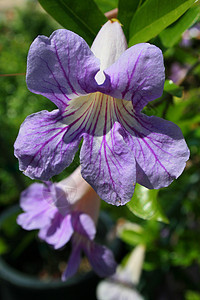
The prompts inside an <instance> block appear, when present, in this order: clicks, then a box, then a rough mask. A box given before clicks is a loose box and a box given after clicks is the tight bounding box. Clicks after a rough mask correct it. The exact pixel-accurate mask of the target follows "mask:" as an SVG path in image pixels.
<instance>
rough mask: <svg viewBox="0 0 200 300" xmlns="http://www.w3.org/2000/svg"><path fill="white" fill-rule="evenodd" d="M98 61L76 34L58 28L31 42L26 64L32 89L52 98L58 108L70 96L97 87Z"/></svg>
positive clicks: (36, 92) (83, 93)
mask: <svg viewBox="0 0 200 300" xmlns="http://www.w3.org/2000/svg"><path fill="white" fill-rule="evenodd" d="M99 68H100V62H99V59H97V58H96V57H95V56H94V54H93V53H92V51H91V50H90V48H89V46H88V45H87V43H86V42H85V41H84V40H83V39H82V38H81V37H80V36H78V35H77V34H75V33H73V32H71V31H69V30H66V29H59V30H56V31H54V33H53V34H52V35H51V36H50V37H49V38H48V37H46V36H38V37H37V38H36V39H35V40H34V42H33V43H32V45H31V47H30V50H29V54H28V64H27V85H28V88H29V90H30V91H31V92H33V93H35V94H41V95H43V96H45V97H47V98H48V99H50V100H51V101H53V102H54V103H55V104H56V105H57V106H58V108H60V109H61V110H63V109H65V107H66V106H67V103H68V101H69V99H72V98H76V97H78V96H80V95H85V94H88V93H91V92H95V91H96V87H97V83H96V81H95V79H94V77H95V74H96V73H97V72H98V71H99Z"/></svg>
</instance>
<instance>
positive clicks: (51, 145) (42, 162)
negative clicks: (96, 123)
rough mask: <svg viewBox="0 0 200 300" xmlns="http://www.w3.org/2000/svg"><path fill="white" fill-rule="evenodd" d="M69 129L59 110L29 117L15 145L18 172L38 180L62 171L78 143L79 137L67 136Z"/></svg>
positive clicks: (22, 126)
mask: <svg viewBox="0 0 200 300" xmlns="http://www.w3.org/2000/svg"><path fill="white" fill-rule="evenodd" d="M68 130H69V126H67V125H66V124H65V122H63V116H62V115H61V114H60V113H59V111H58V110H55V111H52V112H51V113H49V112H48V111H41V112H39V113H36V114H32V115H30V116H28V117H27V118H26V119H25V121H24V123H23V124H22V125H21V128H20V131H19V135H18V137H17V140H16V142H15V145H14V147H15V156H16V157H17V158H18V159H19V168H20V170H22V171H24V174H25V175H27V176H29V177H31V178H36V179H41V180H48V179H50V178H51V177H52V176H53V175H55V174H58V173H60V172H61V171H62V170H64V169H65V168H66V167H67V166H68V165H69V164H70V163H71V162H72V160H73V158H74V155H75V153H76V151H77V150H78V146H79V143H80V140H81V137H80V136H79V135H74V136H69V135H68V136H67V135H66V133H67V132H68Z"/></svg>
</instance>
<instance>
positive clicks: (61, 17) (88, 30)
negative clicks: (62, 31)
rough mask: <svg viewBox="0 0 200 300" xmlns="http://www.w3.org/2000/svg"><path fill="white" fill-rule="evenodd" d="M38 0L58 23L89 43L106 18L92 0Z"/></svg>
mask: <svg viewBox="0 0 200 300" xmlns="http://www.w3.org/2000/svg"><path fill="white" fill-rule="evenodd" d="M39 2H40V4H41V5H42V7H43V8H44V9H45V10H46V11H47V12H48V13H49V14H50V15H51V16H52V17H53V18H54V19H55V20H56V21H57V22H58V23H60V24H61V25H62V26H63V27H64V28H67V29H69V30H71V31H73V32H75V33H77V34H79V35H80V36H82V37H83V38H84V39H85V40H86V42H87V43H88V44H89V45H91V44H92V41H93V40H94V38H95V36H96V34H97V33H98V31H99V30H100V28H101V25H103V24H104V23H105V22H106V20H107V19H106V17H105V16H104V15H103V13H102V12H101V11H100V9H99V8H98V6H97V5H96V3H95V2H94V1H93V0H84V1H79V0H39Z"/></svg>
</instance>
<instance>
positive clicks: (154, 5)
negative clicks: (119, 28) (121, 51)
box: [129, 0, 195, 46]
mask: <svg viewBox="0 0 200 300" xmlns="http://www.w3.org/2000/svg"><path fill="white" fill-rule="evenodd" d="M194 3H195V0H162V1H160V0H147V1H146V2H145V3H144V4H143V5H142V6H141V7H140V8H139V9H138V11H137V12H136V14H135V15H134V16H133V19H132V21H131V24H130V33H129V35H130V41H129V46H132V45H134V44H137V43H141V42H146V41H149V40H150V39H152V38H153V37H155V36H156V35H157V34H159V33H160V32H161V31H162V30H163V29H165V28H166V27H167V26H169V25H170V24H172V23H173V22H175V21H176V20H177V19H178V18H179V17H180V16H181V15H182V14H184V12H185V11H186V10H187V9H189V8H190V7H191V6H192V4H194Z"/></svg>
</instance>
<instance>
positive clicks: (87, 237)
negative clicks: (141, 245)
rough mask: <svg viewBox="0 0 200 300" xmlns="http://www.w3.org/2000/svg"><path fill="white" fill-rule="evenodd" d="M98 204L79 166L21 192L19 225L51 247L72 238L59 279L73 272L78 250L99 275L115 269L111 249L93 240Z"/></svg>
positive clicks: (56, 247) (78, 254)
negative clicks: (64, 175)
mask: <svg viewBox="0 0 200 300" xmlns="http://www.w3.org/2000/svg"><path fill="white" fill-rule="evenodd" d="M75 182H76V184H74V183H75ZM75 186H77V189H76V188H75ZM99 204H100V199H99V196H98V195H97V194H96V192H95V191H94V190H93V189H92V188H91V186H90V185H89V184H87V182H85V180H84V179H83V178H82V177H81V175H80V168H78V169H77V170H76V171H75V172H74V173H73V174H72V175H71V176H69V177H68V178H67V179H65V180H64V181H61V182H60V183H57V184H50V183H48V185H44V184H40V183H34V184H32V185H31V186H30V187H29V188H28V189H26V190H25V191H24V192H22V195H21V200H20V205H21V207H22V209H23V210H24V211H25V212H24V213H22V214H20V215H19V216H18V219H17V223H18V224H19V225H21V226H22V227H23V228H24V229H26V230H32V229H39V234H38V236H39V237H40V238H41V239H42V240H44V241H46V242H47V243H48V244H50V245H52V246H53V247H54V248H55V249H59V248H61V247H63V246H64V245H65V244H66V243H68V242H69V240H70V239H71V240H72V253H71V256H70V258H69V262H68V266H67V268H66V270H65V271H64V273H63V275H62V280H67V279H68V278H69V277H71V276H73V275H74V274H75V273H76V272H77V269H78V267H79V264H80V260H81V252H82V250H83V251H84V252H85V254H86V256H87V257H88V260H89V262H90V264H91V266H92V268H93V269H94V271H95V272H96V273H97V274H98V275H99V276H101V277H105V276H110V275H112V274H113V273H114V272H115V269H116V262H115V260H114V257H113V254H112V252H111V251H110V250H109V249H108V248H107V247H105V246H101V245H99V244H96V243H95V242H94V238H95V235H96V227H95V223H96V222H97V218H98V212H99Z"/></svg>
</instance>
